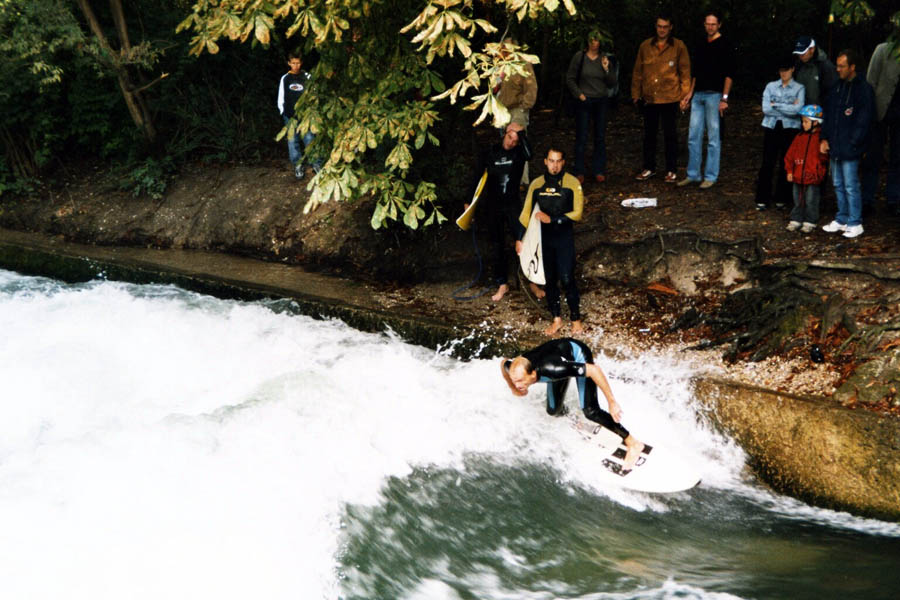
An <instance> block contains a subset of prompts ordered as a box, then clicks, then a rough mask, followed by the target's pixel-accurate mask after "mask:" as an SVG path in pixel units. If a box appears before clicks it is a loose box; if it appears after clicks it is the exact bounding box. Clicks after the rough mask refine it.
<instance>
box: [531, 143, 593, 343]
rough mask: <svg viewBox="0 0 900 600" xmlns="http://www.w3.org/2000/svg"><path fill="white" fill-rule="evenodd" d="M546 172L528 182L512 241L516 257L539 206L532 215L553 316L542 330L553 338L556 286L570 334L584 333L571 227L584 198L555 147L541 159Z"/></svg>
mask: <svg viewBox="0 0 900 600" xmlns="http://www.w3.org/2000/svg"><path fill="white" fill-rule="evenodd" d="M544 165H546V167H547V171H546V173H544V174H543V175H541V176H540V177H538V178H537V179H535V180H534V181H532V182H531V185H530V186H529V187H528V194H527V195H526V197H525V204H524V205H523V206H522V212H521V214H520V215H519V223H520V224H521V227H520V228H519V232H520V233H519V236H518V240H517V241H516V254H522V250H523V248H524V245H523V243H522V238H523V237H524V235H525V232H526V228H527V227H529V221H530V220H531V216H532V215H531V211H532V207H534V206H535V205H539V206H540V209H539V210H538V211H537V212H536V213H535V216H536V217H537V219H538V220H539V221H540V223H541V225H540V228H541V240H542V242H541V243H542V249H541V252H542V254H543V263H544V278H545V279H546V282H547V285H546V288H545V290H544V291H545V292H546V298H547V307H548V308H549V309H550V314H551V315H552V316H553V322H552V323H551V324H550V326H549V327H548V328H547V329H545V330H544V333H545V334H547V335H554V334H555V333H556V332H557V331H559V330H560V329H561V328H562V317H560V306H559V287H558V284H559V283H562V287H563V289H564V290H565V292H566V303H567V304H568V305H569V316H570V318H571V319H572V333H573V334H578V333H581V332H582V331H584V327H583V326H582V324H581V312H580V309H579V304H580V302H581V297H580V295H579V293H578V286H577V285H576V284H575V234H574V229H573V225H574V223H575V222H576V221H580V220H581V212H582V209H583V207H584V196H583V194H582V192H581V183H579V182H578V179H576V178H575V177H574V176H573V175H571V174H569V173H566V172H565V170H564V167H565V165H566V155H565V153H564V152H563V151H562V150H558V149H557V148H556V146H550V149H549V150H548V151H547V157H546V158H545V159H544Z"/></svg>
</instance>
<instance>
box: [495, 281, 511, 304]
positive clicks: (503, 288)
mask: <svg viewBox="0 0 900 600" xmlns="http://www.w3.org/2000/svg"><path fill="white" fill-rule="evenodd" d="M508 291H509V286H508V285H506V284H505V283H504V284H503V285H501V286H500V287H498V288H497V293H496V294H494V295H493V296H491V300H493V301H494V302H500V300H502V299H503V296H505V295H506V292H508Z"/></svg>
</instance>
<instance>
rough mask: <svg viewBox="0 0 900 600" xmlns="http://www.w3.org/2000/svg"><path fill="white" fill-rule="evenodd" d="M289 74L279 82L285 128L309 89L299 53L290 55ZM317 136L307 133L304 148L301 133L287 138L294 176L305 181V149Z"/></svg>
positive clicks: (281, 111) (279, 108)
mask: <svg viewBox="0 0 900 600" xmlns="http://www.w3.org/2000/svg"><path fill="white" fill-rule="evenodd" d="M287 64H288V69H289V70H288V72H287V73H285V74H284V75H282V76H281V80H279V82H278V103H277V104H278V112H279V113H281V118H282V120H283V121H284V124H285V126H287V125H288V123H289V122H290V120H291V119H292V118H293V117H294V106H295V105H296V104H297V100H299V99H300V96H301V95H303V93H304V92H305V91H306V88H307V87H309V77H310V75H309V73H307V72H306V71H304V70H302V68H301V67H302V66H303V59H302V58H301V56H300V54H298V53H291V54H290V55H288V63H287ZM314 137H315V136H313V134H312V132H309V131H307V132H306V134H304V135H303V147H302V148H301V146H300V141H301V139H300V132H293V135H292V134H291V132H288V134H287V135H286V136H285V138H286V139H287V146H288V158H289V159H290V161H291V165H293V167H294V176H295V177H296V178H297V179H303V149H305V148H307V147H308V146H309V145H310V144H311V143H312V141H313V139H314Z"/></svg>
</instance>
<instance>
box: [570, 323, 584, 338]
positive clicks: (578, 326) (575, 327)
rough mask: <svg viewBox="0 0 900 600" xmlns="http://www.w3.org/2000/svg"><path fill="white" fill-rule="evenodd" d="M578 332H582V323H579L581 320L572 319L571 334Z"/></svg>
mask: <svg viewBox="0 0 900 600" xmlns="http://www.w3.org/2000/svg"><path fill="white" fill-rule="evenodd" d="M579 333H584V325H582V324H581V321H580V320H579V321H572V334H573V335H578V334H579Z"/></svg>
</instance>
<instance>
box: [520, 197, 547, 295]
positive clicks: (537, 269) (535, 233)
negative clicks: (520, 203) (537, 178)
mask: <svg viewBox="0 0 900 600" xmlns="http://www.w3.org/2000/svg"><path fill="white" fill-rule="evenodd" d="M539 210H541V207H540V205H539V204H538V203H537V202H535V204H534V209H532V211H531V220H530V221H528V228H527V229H526V230H525V236H524V237H523V238H522V252H521V253H520V254H519V264H520V265H522V272H523V273H525V277H527V278H528V280H529V281H531V282H533V283H536V284H538V285H544V284H546V283H547V279H546V278H545V277H544V253H543V246H542V245H541V222H540V221H539V220H538V218H537V213H538V211H539Z"/></svg>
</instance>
